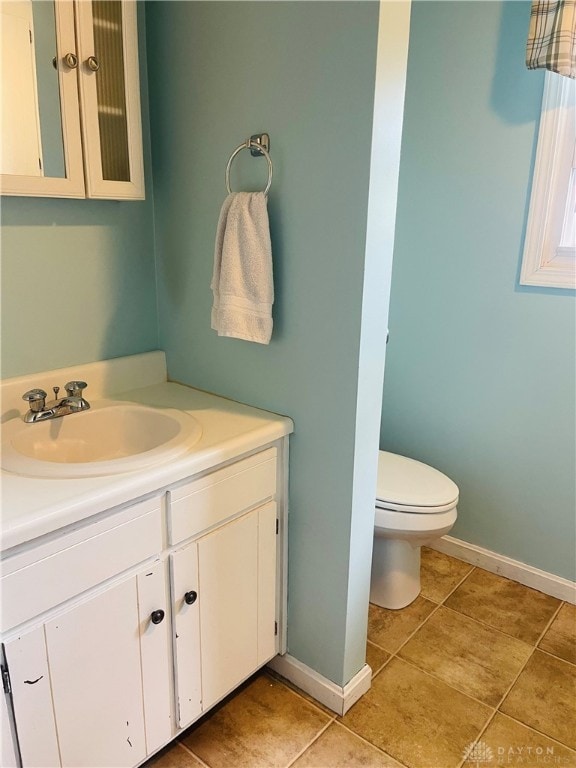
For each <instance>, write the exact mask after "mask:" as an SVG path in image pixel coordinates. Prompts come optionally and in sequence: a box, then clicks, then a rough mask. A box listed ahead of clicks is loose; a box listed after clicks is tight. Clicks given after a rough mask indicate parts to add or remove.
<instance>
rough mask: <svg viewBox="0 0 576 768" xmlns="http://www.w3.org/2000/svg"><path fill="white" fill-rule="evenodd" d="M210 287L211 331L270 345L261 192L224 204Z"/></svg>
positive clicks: (270, 286) (268, 257)
mask: <svg viewBox="0 0 576 768" xmlns="http://www.w3.org/2000/svg"><path fill="white" fill-rule="evenodd" d="M210 287H211V288H212V292H213V293H214V302H213V305H212V328H213V329H214V330H215V331H218V336H232V337H234V338H236V339H245V340H246V341H256V342H258V343H259V344H268V343H269V341H270V337H271V336H272V304H273V302H274V283H273V279H272V246H271V243H270V225H269V223H268V209H267V198H266V195H265V194H264V192H234V193H232V194H230V195H228V197H227V198H226V200H224V204H223V205H222V210H221V211H220V218H219V220H218V229H217V231H216V245H215V248H214V272H213V274H212V283H211V286H210Z"/></svg>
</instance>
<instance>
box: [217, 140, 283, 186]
mask: <svg viewBox="0 0 576 768" xmlns="http://www.w3.org/2000/svg"><path fill="white" fill-rule="evenodd" d="M243 149H250V150H252V154H253V155H256V156H258V155H264V157H265V158H266V160H267V162H268V184H266V188H265V189H264V194H265V195H267V194H268V190H269V189H270V185H271V184H272V160H271V158H270V155H269V154H268V150H267V149H266V148H265V147H264V146H263V145H262V144H261V143H260V142H258V141H256V140H255V137H253V136H251V137H250V138H249V139H246V141H244V142H243V143H242V144H240V146H239V147H236V149H235V150H234V152H232V154H231V155H230V159H229V160H228V164H227V166H226V189H227V190H228V194H229V195H230V194H232V189H231V188H230V167H231V166H232V161H233V160H234V158H235V157H236V155H237V154H238V153H239V152H242V150H243Z"/></svg>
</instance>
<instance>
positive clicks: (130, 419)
mask: <svg viewBox="0 0 576 768" xmlns="http://www.w3.org/2000/svg"><path fill="white" fill-rule="evenodd" d="M201 434H202V427H201V426H200V424H199V423H198V421H197V420H196V419H195V418H194V417H193V416H190V415H189V414H188V413H185V412H184V411H177V410H173V409H163V408H150V407H147V406H144V405H137V404H135V403H125V402H107V403H104V404H98V405H96V406H93V407H92V408H91V409H90V410H89V411H84V412H80V413H75V414H70V415H68V416H62V417H60V418H58V419H50V420H48V421H42V422H37V423H35V424H25V423H24V422H23V421H22V420H21V419H12V420H11V421H8V422H6V423H5V424H4V425H3V426H2V469H5V470H8V471H9V472H15V473H17V474H19V475H28V476H32V477H61V478H62V477H92V476H95V475H111V474H117V473H120V472H131V471H133V470H138V469H142V468H145V467H150V466H152V465H155V464H160V463H163V462H165V461H169V460H171V459H174V458H175V457H176V456H179V455H180V454H183V453H185V452H186V451H188V450H189V449H190V448H191V447H192V446H193V445H194V444H195V443H196V442H198V440H199V439H200V436H201Z"/></svg>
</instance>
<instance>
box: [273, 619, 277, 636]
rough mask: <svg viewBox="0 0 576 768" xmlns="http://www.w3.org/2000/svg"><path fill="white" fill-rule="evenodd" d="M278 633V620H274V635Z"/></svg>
mask: <svg viewBox="0 0 576 768" xmlns="http://www.w3.org/2000/svg"><path fill="white" fill-rule="evenodd" d="M277 634H278V622H277V621H275V622H274V636H275V637H276V635H277Z"/></svg>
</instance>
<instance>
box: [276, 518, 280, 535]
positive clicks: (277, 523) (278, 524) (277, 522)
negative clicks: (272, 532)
mask: <svg viewBox="0 0 576 768" xmlns="http://www.w3.org/2000/svg"><path fill="white" fill-rule="evenodd" d="M279 528H280V520H278V518H276V536H278V530H279Z"/></svg>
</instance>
